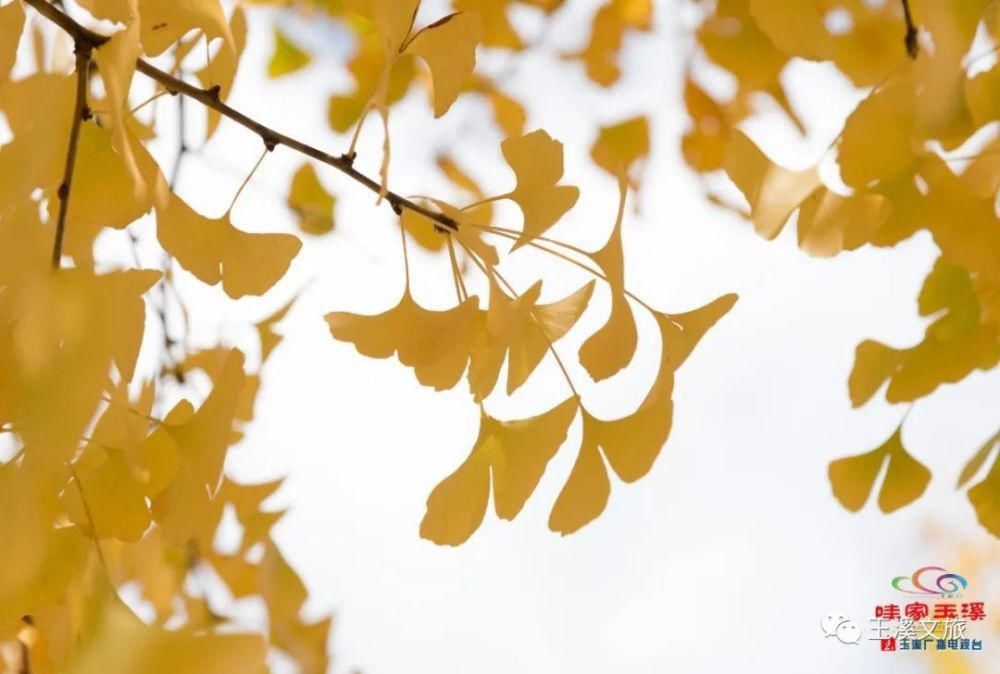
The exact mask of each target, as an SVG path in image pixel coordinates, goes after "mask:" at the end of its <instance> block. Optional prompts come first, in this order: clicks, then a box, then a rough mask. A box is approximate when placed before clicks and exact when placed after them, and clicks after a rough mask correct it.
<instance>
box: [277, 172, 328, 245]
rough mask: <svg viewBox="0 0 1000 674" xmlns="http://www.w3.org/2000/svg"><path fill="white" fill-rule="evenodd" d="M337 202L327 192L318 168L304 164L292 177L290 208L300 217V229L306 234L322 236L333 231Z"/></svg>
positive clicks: (289, 192)
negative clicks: (318, 173)
mask: <svg viewBox="0 0 1000 674" xmlns="http://www.w3.org/2000/svg"><path fill="white" fill-rule="evenodd" d="M336 205H337V200H336V198H334V196H333V195H332V194H330V193H329V192H327V191H326V188H325V187H323V183H321V182H320V180H319V176H318V175H316V168H315V167H314V166H313V165H312V164H310V163H308V162H307V163H305V164H302V166H300V167H299V168H298V170H296V171H295V173H294V174H293V175H292V184H291V188H290V189H289V191H288V207H289V208H291V209H292V211H294V212H295V214H296V215H298V216H299V229H301V230H302V231H303V232H305V233H306V234H313V235H317V236H319V235H322V234H327V233H329V232H331V231H333V211H334V208H335V207H336Z"/></svg>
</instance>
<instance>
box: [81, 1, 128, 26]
mask: <svg viewBox="0 0 1000 674" xmlns="http://www.w3.org/2000/svg"><path fill="white" fill-rule="evenodd" d="M78 4H79V5H80V6H81V7H84V8H85V9H86V10H87V11H88V12H90V13H91V14H93V15H94V16H95V17H97V18H100V19H108V20H110V21H113V22H120V23H124V24H128V23H131V20H132V19H133V18H135V17H136V15H137V13H138V0H79V3H78Z"/></svg>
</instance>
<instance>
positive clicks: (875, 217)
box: [797, 187, 890, 257]
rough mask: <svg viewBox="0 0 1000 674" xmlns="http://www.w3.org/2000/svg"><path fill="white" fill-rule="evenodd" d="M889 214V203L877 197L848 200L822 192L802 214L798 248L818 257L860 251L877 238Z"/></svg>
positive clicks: (809, 200) (814, 195) (812, 197)
mask: <svg viewBox="0 0 1000 674" xmlns="http://www.w3.org/2000/svg"><path fill="white" fill-rule="evenodd" d="M889 211H890V206H889V202H888V200H887V199H885V198H884V197H882V196H881V195H878V194H854V195H851V196H848V197H845V196H841V195H839V194H837V193H835V192H833V191H832V190H830V189H828V188H825V187H822V188H819V189H817V190H815V191H814V192H813V193H812V194H811V195H809V196H808V197H806V199H805V200H804V201H803V202H802V208H801V209H800V210H799V219H798V223H797V226H798V234H799V248H801V249H802V250H804V251H806V252H807V253H809V254H810V255H813V256H815V257H832V256H834V255H837V254H838V253H840V252H842V251H845V250H855V249H857V248H860V247H861V246H862V245H864V244H866V243H868V242H870V241H872V239H874V238H875V235H876V233H877V232H878V230H879V229H880V228H881V227H882V225H883V224H884V223H885V222H886V220H887V218H888V216H889Z"/></svg>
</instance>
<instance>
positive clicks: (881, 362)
mask: <svg viewBox="0 0 1000 674" xmlns="http://www.w3.org/2000/svg"><path fill="white" fill-rule="evenodd" d="M899 362H900V357H899V352H898V351H896V350H895V349H891V348H889V347H887V346H886V345H884V344H880V343H879V342H876V341H873V340H870V339H866V340H865V341H863V342H861V344H858V347H857V349H856V350H855V354H854V367H853V368H852V369H851V376H850V378H849V379H848V389H849V390H850V395H851V404H852V405H853V406H854V407H861V406H862V405H864V404H865V403H866V402H868V401H869V400H871V397H872V396H873V395H875V393H876V392H878V390H879V389H880V388H881V387H882V384H884V383H885V381H886V380H887V379H889V377H891V376H892V374H893V373H894V372H895V371H896V369H897V368H898V367H899Z"/></svg>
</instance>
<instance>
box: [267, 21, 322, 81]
mask: <svg viewBox="0 0 1000 674" xmlns="http://www.w3.org/2000/svg"><path fill="white" fill-rule="evenodd" d="M311 61H312V57H311V56H310V55H309V54H308V53H307V52H304V51H302V50H301V49H299V48H298V46H296V44H295V43H294V42H292V41H291V40H289V39H288V36H287V35H285V33H284V31H281V30H279V29H278V28H275V29H274V50H273V51H272V52H271V60H270V61H268V62H267V76H268V77H270V78H271V79H277V78H279V77H284V76H285V75H291V74H292V73H294V72H297V71H299V70H302V69H303V68H305V67H306V66H307V65H309V63H310V62H311Z"/></svg>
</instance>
